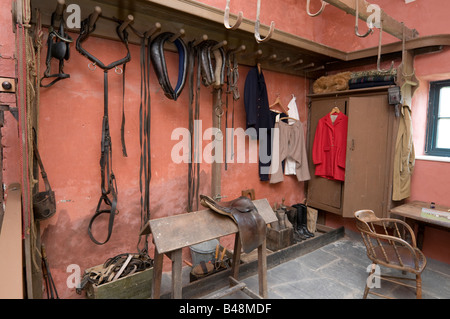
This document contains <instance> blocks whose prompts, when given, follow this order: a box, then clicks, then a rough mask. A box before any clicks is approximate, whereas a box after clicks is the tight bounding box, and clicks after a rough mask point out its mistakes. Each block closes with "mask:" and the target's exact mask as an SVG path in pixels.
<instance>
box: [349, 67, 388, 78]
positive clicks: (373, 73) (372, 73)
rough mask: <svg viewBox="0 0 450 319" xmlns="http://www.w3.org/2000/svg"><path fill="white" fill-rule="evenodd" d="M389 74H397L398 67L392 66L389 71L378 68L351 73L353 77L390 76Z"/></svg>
mask: <svg viewBox="0 0 450 319" xmlns="http://www.w3.org/2000/svg"><path fill="white" fill-rule="evenodd" d="M389 75H394V76H395V75H397V69H396V68H392V70H388V71H378V70H369V71H358V72H352V74H351V75H350V78H351V79H357V78H361V77H366V76H389Z"/></svg>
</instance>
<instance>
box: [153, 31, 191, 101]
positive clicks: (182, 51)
mask: <svg viewBox="0 0 450 319" xmlns="http://www.w3.org/2000/svg"><path fill="white" fill-rule="evenodd" d="M172 36H174V33H172V32H163V33H161V34H159V35H158V36H156V38H155V39H154V40H153V41H152V42H151V44H150V55H151V59H152V62H153V67H154V69H155V73H156V76H157V77H158V81H159V84H160V85H161V87H162V89H163V90H164V94H165V95H166V97H168V98H169V99H171V100H174V101H176V100H177V98H178V97H179V96H180V93H181V91H182V90H183V87H184V84H185V82H186V69H187V65H188V55H187V48H186V44H185V43H184V42H183V40H182V39H180V38H177V39H176V40H175V41H174V44H175V46H176V48H177V50H178V56H179V63H178V81H177V84H176V86H175V88H173V87H172V84H171V83H170V81H169V75H168V74H167V65H166V59H165V57H164V44H165V43H166V42H167V41H168V40H169V39H170V38H171V37H172Z"/></svg>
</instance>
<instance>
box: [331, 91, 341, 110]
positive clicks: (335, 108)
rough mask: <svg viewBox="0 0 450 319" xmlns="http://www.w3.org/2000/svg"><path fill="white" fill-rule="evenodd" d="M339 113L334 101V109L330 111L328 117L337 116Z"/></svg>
mask: <svg viewBox="0 0 450 319" xmlns="http://www.w3.org/2000/svg"><path fill="white" fill-rule="evenodd" d="M336 97H337V94H336ZM339 113H341V110H339V107H338V106H337V103H336V100H335V101H334V107H333V109H332V110H331V112H330V115H333V114H339Z"/></svg>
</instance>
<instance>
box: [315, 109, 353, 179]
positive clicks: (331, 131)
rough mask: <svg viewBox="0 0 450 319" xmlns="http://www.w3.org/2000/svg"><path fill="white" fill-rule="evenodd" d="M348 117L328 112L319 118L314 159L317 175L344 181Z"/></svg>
mask: <svg viewBox="0 0 450 319" xmlns="http://www.w3.org/2000/svg"><path fill="white" fill-rule="evenodd" d="M347 129H348V117H347V115H345V114H344V113H342V112H340V113H337V114H327V115H325V116H324V117H322V118H321V119H320V120H319V123H318V124H317V128H316V133H315V136H314V143H313V150H312V159H313V163H314V164H315V165H316V171H315V174H316V176H321V177H324V178H328V179H332V180H338V181H344V180H345V160H346V150H347Z"/></svg>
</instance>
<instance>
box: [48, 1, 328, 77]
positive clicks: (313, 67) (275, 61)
mask: <svg viewBox="0 0 450 319" xmlns="http://www.w3.org/2000/svg"><path fill="white" fill-rule="evenodd" d="M64 5H65V0H57V7H56V10H55V12H54V14H55V15H56V17H58V16H59V17H60V18H61V17H62V15H63V12H64ZM100 17H102V18H105V19H108V20H113V19H112V18H108V17H105V16H103V15H102V9H101V7H99V6H95V8H94V10H93V12H92V13H90V14H89V17H88V19H89V27H90V28H93V27H94V25H95V24H96V22H97V21H98V19H99V18H100ZM57 20H58V18H56V19H55V21H57ZM133 21H134V16H133V15H131V14H129V15H127V16H126V18H125V19H124V20H123V22H122V24H121V25H120V26H119V32H122V31H123V30H125V29H126V28H129V29H130V30H132V31H133V33H134V34H136V36H138V37H139V38H148V37H151V36H153V35H155V34H157V33H159V32H161V30H162V25H161V23H159V22H155V23H154V25H152V26H151V27H150V29H148V30H147V31H145V32H142V31H139V30H137V29H136V28H135V27H134V26H133V25H132V23H133ZM172 33H173V36H172V37H171V38H169V39H168V41H169V42H174V41H175V40H176V39H178V38H183V37H185V36H186V31H185V30H184V29H182V28H181V29H178V30H177V31H175V32H172ZM208 39H209V37H208V35H207V34H202V35H200V36H196V37H193V38H192V41H194V42H193V45H194V46H196V45H198V44H200V43H201V42H203V41H206V40H208ZM227 46H228V41H226V40H222V41H218V42H217V44H216V45H215V46H213V47H212V48H211V49H212V50H217V49H219V48H221V47H227ZM246 51H247V48H246V46H245V45H243V44H242V45H239V46H237V47H236V48H227V53H228V54H235V55H237V54H242V58H243V59H247V60H254V61H255V63H261V62H267V63H268V64H272V65H277V66H279V67H283V68H289V69H291V70H293V71H302V72H305V73H307V72H315V71H320V70H324V69H325V66H323V65H317V64H316V63H314V62H310V63H306V62H305V61H304V60H303V59H291V57H282V58H280V57H278V56H277V54H269V55H265V54H264V53H263V50H262V49H258V50H256V51H255V52H246Z"/></svg>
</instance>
